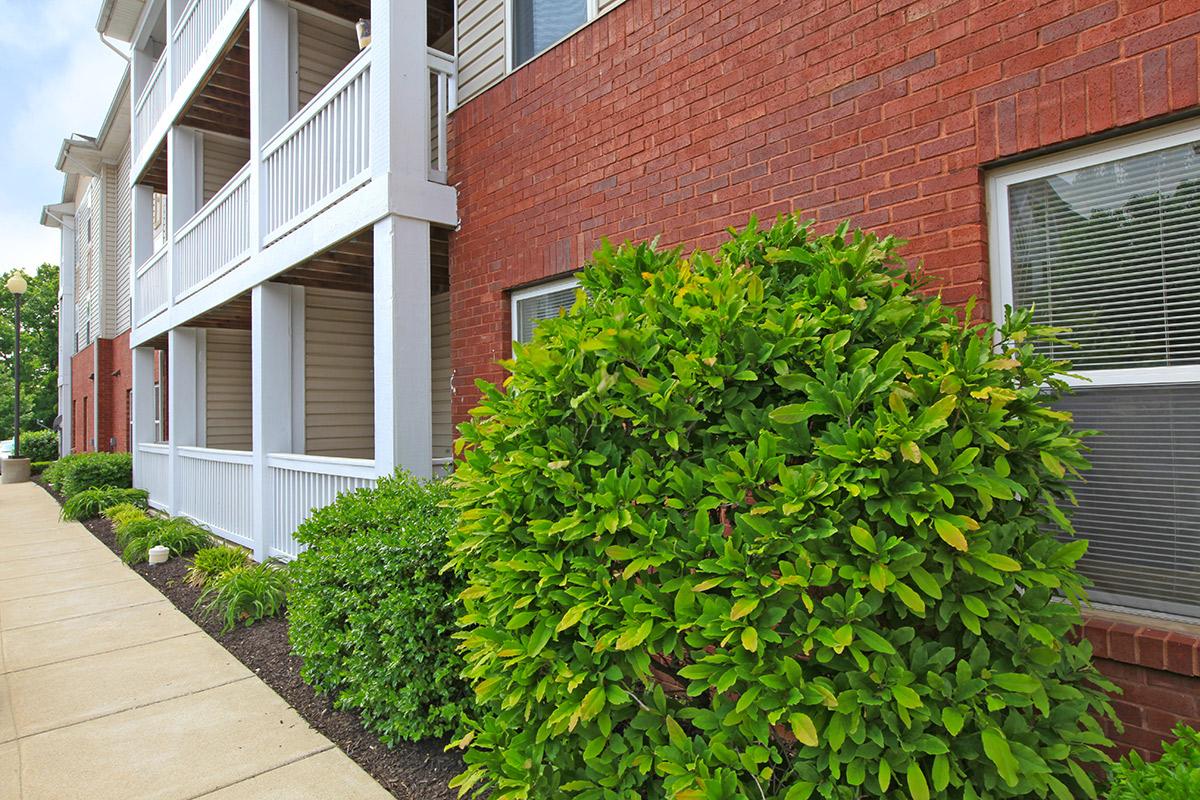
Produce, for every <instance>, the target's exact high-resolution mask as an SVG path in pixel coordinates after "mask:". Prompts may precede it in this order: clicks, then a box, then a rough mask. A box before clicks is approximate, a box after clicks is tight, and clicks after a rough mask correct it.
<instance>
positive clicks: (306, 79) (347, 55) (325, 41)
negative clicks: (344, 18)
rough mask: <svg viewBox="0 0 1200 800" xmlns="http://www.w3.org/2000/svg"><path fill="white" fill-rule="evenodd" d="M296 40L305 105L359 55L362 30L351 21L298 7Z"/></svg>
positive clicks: (300, 96)
mask: <svg viewBox="0 0 1200 800" xmlns="http://www.w3.org/2000/svg"><path fill="white" fill-rule="evenodd" d="M296 41H297V45H298V50H299V58H298V59H297V61H298V63H299V72H298V74H297V76H296V89H297V95H298V99H299V108H304V106H305V105H306V104H307V103H308V101H309V100H312V99H313V96H314V95H316V94H317V92H319V91H321V90H322V89H324V88H325V85H326V84H328V83H329V82H330V81H331V80H333V79H334V78H335V77H337V74H338V73H339V72H341V71H342V70H343V69H345V67H346V65H347V64H349V63H350V62H351V61H353V60H354V57H355V56H357V55H358V34H357V33H355V31H354V26H353V25H351V24H348V23H342V22H335V21H333V20H330V19H328V18H326V17H323V16H318V15H317V14H313V13H311V12H309V11H305V10H303V9H297V14H296Z"/></svg>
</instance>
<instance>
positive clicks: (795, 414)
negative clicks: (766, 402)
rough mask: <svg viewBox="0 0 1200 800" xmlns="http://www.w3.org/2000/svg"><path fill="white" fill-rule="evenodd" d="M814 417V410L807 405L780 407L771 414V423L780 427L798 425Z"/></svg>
mask: <svg viewBox="0 0 1200 800" xmlns="http://www.w3.org/2000/svg"><path fill="white" fill-rule="evenodd" d="M812 415H813V411H812V409H811V408H810V407H809V406H808V404H807V403H805V404H799V403H797V404H792V405H788V406H779V407H778V408H776V409H774V410H772V411H771V413H770V415H769V416H770V417H771V421H772V422H777V423H779V424H780V425H796V424H799V423H801V422H804V421H805V420H807V419H808V418H809V417H811V416H812Z"/></svg>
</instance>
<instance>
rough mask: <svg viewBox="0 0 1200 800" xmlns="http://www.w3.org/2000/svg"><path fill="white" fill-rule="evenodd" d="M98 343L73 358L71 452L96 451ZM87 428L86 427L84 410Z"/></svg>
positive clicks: (90, 345)
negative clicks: (94, 432) (94, 433)
mask: <svg viewBox="0 0 1200 800" xmlns="http://www.w3.org/2000/svg"><path fill="white" fill-rule="evenodd" d="M95 368H96V343H95V342H93V343H92V344H89V345H88V346H87V347H85V348H83V349H82V350H80V351H79V352H78V353H76V354H75V355H73V356H71V414H72V417H71V452H72V453H83V452H86V451H89V450H94V449H95V447H94V439H95V437H94V435H93V433H92V431H93V430H94V425H95V423H94V420H95V418H96V413H95V412H96V406H95V399H94V398H95V383H94V382H93V374H94V372H95ZM85 408H86V409H87V412H86V417H87V427H86V429H85V427H84V417H85V412H84V409H85Z"/></svg>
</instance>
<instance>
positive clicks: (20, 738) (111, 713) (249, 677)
mask: <svg viewBox="0 0 1200 800" xmlns="http://www.w3.org/2000/svg"><path fill="white" fill-rule="evenodd" d="M59 663H62V662H59ZM255 677H256V676H254V675H243V676H242V677H240V678H233V679H232V680H228V681H221V682H220V683H214V684H213V685H212V686H205V687H204V688H202V689H192V690H190V691H187V692H183V693H182V694H176V695H172V696H170V697H163V698H160V699H158V700H151V701H150V702H148V703H138V704H137V705H132V706H129V707H128V708H118V709H115V710H113V711H109V712H106V713H104V714H94V715H92V716H90V717H87V718H86V719H77V720H74V721H72V722H68V723H67V724H65V725H55V726H54V727H52V728H46V729H45V730H40V731H37V732H35V733H27V734H25V735H24V736H18V737H17V738H16V739H14V740H13V741H16V742H20V741H23V740H25V739H33V738H36V737H38V736H45V735H46V734H49V733H55V732H57V731H65V730H67V729H68V728H74V727H76V726H78V725H84V724H86V723H88V722H95V721H96V720H98V719H104V718H105V717H115V716H117V715H118V714H125V713H128V712H130V711H137V710H139V709H142V708H150V707H152V706H157V705H160V704H162V703H169V702H171V701H172V700H181V699H183V698H185V697H191V696H192V695H197V694H200V693H201V692H207V691H211V690H213V689H220V688H222V687H224V686H231V685H233V684H235V683H241V682H242V681H248V680H253V679H254V678H255ZM9 694H10V695H11V694H12V685H11V684H9ZM10 702H11V701H10Z"/></svg>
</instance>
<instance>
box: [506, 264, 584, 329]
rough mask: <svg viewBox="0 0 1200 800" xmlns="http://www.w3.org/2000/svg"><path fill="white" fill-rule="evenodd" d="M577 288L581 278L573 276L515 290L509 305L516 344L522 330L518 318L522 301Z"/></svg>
mask: <svg viewBox="0 0 1200 800" xmlns="http://www.w3.org/2000/svg"><path fill="white" fill-rule="evenodd" d="M577 286H579V276H578V275H571V276H569V277H566V278H559V279H557V280H553V281H547V282H546V283H539V284H538V285H536V286H530V287H527V288H525V289H516V290H514V291H513V292H512V297H511V301H510V305H509V316H511V317H512V340H513V341H514V342H516V341H518V339H517V335H518V333H519V328H520V321H519V319H520V318H519V317H518V316H517V305H518V304H519V303H520V302H521V301H522V300H529V299H532V298H534V297H541V296H542V295H544V294H551V293H553V292H561V291H562V290H563V289H570V288H574V287H577Z"/></svg>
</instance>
